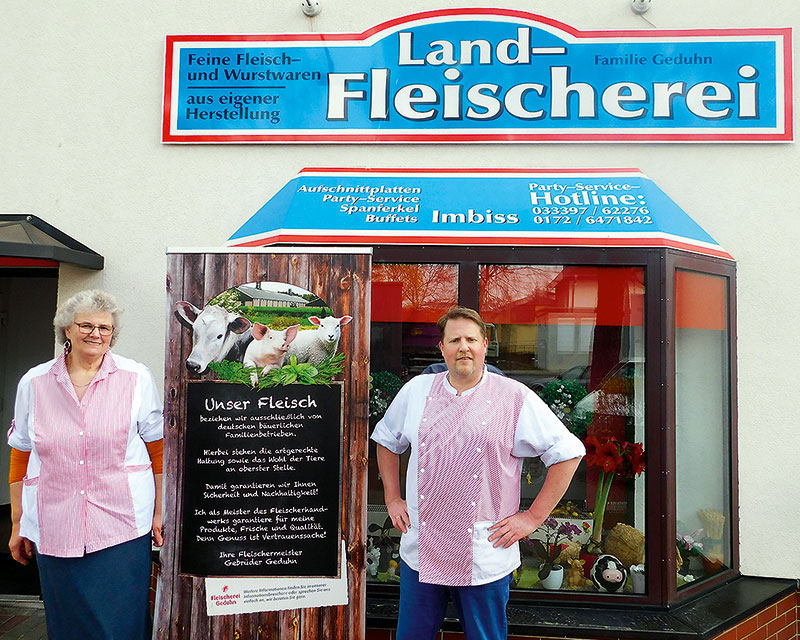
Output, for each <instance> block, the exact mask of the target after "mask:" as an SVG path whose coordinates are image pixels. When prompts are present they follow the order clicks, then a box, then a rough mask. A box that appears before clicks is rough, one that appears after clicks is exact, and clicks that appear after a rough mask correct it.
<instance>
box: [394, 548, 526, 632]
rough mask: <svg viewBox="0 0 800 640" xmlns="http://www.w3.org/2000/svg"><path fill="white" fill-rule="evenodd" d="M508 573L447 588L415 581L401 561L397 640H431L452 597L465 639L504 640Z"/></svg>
mask: <svg viewBox="0 0 800 640" xmlns="http://www.w3.org/2000/svg"><path fill="white" fill-rule="evenodd" d="M510 584H511V574H508V575H507V576H505V577H504V578H500V579H499V580H495V581H494V582H490V583H488V584H482V585H478V586H474V587H473V586H469V587H447V586H443V585H438V584H427V583H425V582H420V581H419V573H418V572H416V571H414V570H413V569H412V568H410V567H409V566H408V565H407V564H406V563H405V562H402V563H401V568H400V616H399V618H398V621H397V634H396V636H395V637H396V638H397V640H434V638H435V637H436V634H437V633H438V632H439V629H440V628H441V626H442V622H443V621H444V615H445V610H446V609H447V601H448V599H450V598H452V599H453V603H454V604H455V606H456V610H457V611H458V619H459V620H460V621H461V626H462V628H463V629H464V635H465V636H466V637H467V640H506V638H507V637H508V618H507V617H506V605H507V604H508V594H509V585H510Z"/></svg>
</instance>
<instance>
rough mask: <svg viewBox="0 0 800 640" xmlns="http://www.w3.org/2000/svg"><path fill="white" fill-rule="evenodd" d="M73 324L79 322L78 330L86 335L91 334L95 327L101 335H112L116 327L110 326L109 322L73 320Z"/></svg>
mask: <svg viewBox="0 0 800 640" xmlns="http://www.w3.org/2000/svg"><path fill="white" fill-rule="evenodd" d="M72 324H77V325H78V331H80V332H81V333H83V334H85V335H89V334H90V333H91V332H92V331H94V330H95V329H97V331H98V333H99V334H100V335H101V336H110V335H111V334H112V333H114V327H110V326H108V325H107V324H91V323H89V322H80V323H78V322H73V323H72Z"/></svg>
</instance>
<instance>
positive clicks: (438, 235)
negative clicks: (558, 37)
mask: <svg viewBox="0 0 800 640" xmlns="http://www.w3.org/2000/svg"><path fill="white" fill-rule="evenodd" d="M277 243H292V244H297V243H299V244H369V245H376V244H415V245H416V244H442V245H467V246H477V245H511V246H523V245H524V246H583V247H669V248H674V249H681V250H684V251H691V252H693V253H700V254H703V255H709V256H714V257H717V258H724V259H728V260H732V259H733V258H732V256H731V255H730V254H729V253H728V252H727V251H725V250H724V249H723V248H722V247H720V246H719V244H717V242H716V241H715V240H714V239H713V238H712V237H711V236H710V235H709V234H707V233H706V232H705V231H704V230H703V229H702V228H701V227H700V226H699V225H698V224H697V223H696V222H695V221H694V220H692V218H691V217H690V216H689V215H688V214H687V213H686V212H684V211H683V210H682V209H681V208H680V207H679V206H678V205H677V204H675V202H673V201H672V200H671V199H670V198H669V197H668V196H667V195H666V194H665V193H664V192H663V191H662V190H661V189H659V187H658V186H657V185H656V184H655V183H654V182H653V181H652V180H650V179H649V178H647V176H645V175H644V174H643V173H642V172H641V171H639V170H638V169H405V168H403V169H364V168H360V169H354V168H319V167H311V168H306V169H303V170H302V171H301V172H300V174H299V175H298V176H297V177H296V178H293V179H292V180H290V181H289V182H288V183H287V184H286V186H284V187H283V188H282V189H281V190H280V191H278V193H276V194H275V195H274V196H273V197H272V198H270V200H268V201H267V203H266V204H265V205H264V206H263V207H261V208H260V209H259V210H258V211H257V212H256V213H255V214H254V215H253V216H252V217H251V218H250V219H249V220H247V222H245V223H244V224H243V225H242V226H241V227H240V228H239V229H238V230H237V231H236V232H235V233H234V234H233V235H232V236H231V237H230V238H229V239H228V245H230V246H236V247H257V246H264V245H270V244H277Z"/></svg>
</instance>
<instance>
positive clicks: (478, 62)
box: [162, 9, 793, 142]
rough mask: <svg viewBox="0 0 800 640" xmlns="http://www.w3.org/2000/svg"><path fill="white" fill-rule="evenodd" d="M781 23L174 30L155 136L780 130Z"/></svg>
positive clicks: (576, 138) (712, 136) (444, 138)
mask: <svg viewBox="0 0 800 640" xmlns="http://www.w3.org/2000/svg"><path fill="white" fill-rule="evenodd" d="M791 61H792V57H791V29H789V28H785V29H782V28H764V29H681V30H674V29H673V30H665V29H648V30H640V31H580V30H578V29H575V28H574V27H571V26H569V25H566V24H563V23H560V22H557V21H555V20H552V19H549V18H545V17H542V16H538V15H534V14H531V13H527V12H524V11H516V10H508V9H443V10H438V11H428V12H424V13H418V14H414V15H411V16H406V17H403V18H398V19H395V20H390V21H388V22H385V23H383V24H380V25H378V26H376V27H373V28H371V29H368V30H366V31H364V32H362V33H356V34H348V33H328V34H318V33H302V34H272V35H212V36H191V35H171V36H167V39H166V64H165V80H164V120H163V131H162V140H163V141H164V142H557V141H572V142H631V141H632V142H647V141H665V142H667V141H689V142H700V141H702V142H717V141H720V142H722V141H726V142H734V141H735V142H788V141H791V140H792V139H793V130H792V83H791Z"/></svg>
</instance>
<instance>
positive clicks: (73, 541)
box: [8, 351, 163, 557]
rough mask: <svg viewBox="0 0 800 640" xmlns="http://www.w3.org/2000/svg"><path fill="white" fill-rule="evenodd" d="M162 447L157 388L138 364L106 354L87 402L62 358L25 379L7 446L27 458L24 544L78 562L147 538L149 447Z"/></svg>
mask: <svg viewBox="0 0 800 640" xmlns="http://www.w3.org/2000/svg"><path fill="white" fill-rule="evenodd" d="M162 437H163V417H162V405H161V399H160V397H159V395H158V392H157V390H156V385H155V381H154V380H153V376H152V374H151V373H150V371H149V370H148V369H147V367H145V366H144V365H142V364H140V363H138V362H136V361H134V360H130V359H128V358H123V357H121V356H118V355H116V354H112V353H111V352H110V351H109V352H107V353H106V356H105V357H104V358H103V363H102V364H101V366H100V370H99V371H98V372H97V375H96V376H95V377H94V379H93V380H92V382H91V384H90V385H89V387H88V389H87V390H86V394H85V395H84V396H83V400H78V397H77V396H76V395H75V390H74V388H73V386H72V382H71V381H70V379H69V374H68V372H67V367H66V361H65V359H64V356H63V355H62V356H60V357H59V358H56V359H55V360H51V361H50V362H46V363H44V364H40V365H38V366H36V367H34V368H33V369H31V370H30V371H28V372H27V373H26V374H25V375H24V376H23V377H22V380H20V383H19V387H18V388H17V399H16V405H15V408H14V420H13V421H12V423H11V430H10V431H9V438H8V443H9V444H10V445H11V446H12V447H14V448H16V449H19V450H21V451H30V452H31V457H30V459H29V461H28V471H27V474H26V476H25V478H24V479H23V488H22V521H21V523H20V535H22V536H23V537H25V538H28V539H29V540H32V541H33V542H35V543H36V545H37V548H38V550H39V552H40V553H43V554H46V555H52V556H58V557H78V556H82V555H83V554H84V553H91V552H93V551H98V550H100V549H105V548H107V547H110V546H113V545H116V544H120V543H122V542H127V541H128V540H133V539H134V538H138V537H139V536H142V535H144V534H145V533H147V532H148V531H149V530H150V528H151V526H152V520H153V508H154V504H155V483H154V480H153V472H152V469H151V465H150V458H149V456H148V453H147V447H146V446H145V442H152V441H154V440H158V439H160V438H162Z"/></svg>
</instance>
